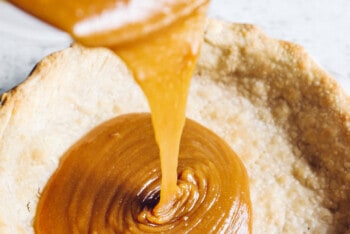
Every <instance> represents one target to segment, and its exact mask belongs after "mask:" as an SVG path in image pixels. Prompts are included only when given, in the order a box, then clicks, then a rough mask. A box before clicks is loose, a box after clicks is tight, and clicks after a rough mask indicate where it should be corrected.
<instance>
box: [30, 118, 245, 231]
mask: <svg viewBox="0 0 350 234" xmlns="http://www.w3.org/2000/svg"><path fill="white" fill-rule="evenodd" d="M159 165H160V159H159V150H158V147H157V144H156V142H155V140H154V133H153V127H152V123H151V116H150V115H149V114H128V115H123V116H119V117H116V118H114V119H112V120H109V121H107V122H105V123H103V124H102V125H100V126H98V127H96V128H95V129H94V130H92V131H91V132H90V133H88V134H87V135H86V136H85V137H84V138H82V139H81V140H80V141H78V142H77V143H76V144H75V145H73V146H72V147H71V148H70V149H69V150H68V151H67V152H66V154H65V155H64V156H63V157H62V161H61V163H60V166H59V168H58V169H57V170H56V172H55V173H54V174H53V176H52V177H51V179H50V180H49V182H48V183H47V185H46V187H45V190H44V191H43V193H42V197H41V199H40V201H39V205H38V209H37V214H36V219H35V225H34V226H35V231H36V232H37V233H53V232H54V233H94V232H95V231H96V233H97V232H98V233H125V232H132V233H139V232H173V233H180V231H181V233H186V232H190V231H196V232H200V233H208V232H220V231H225V232H227V231H230V232H234V233H241V232H243V233H247V232H249V230H250V227H251V208H250V199H249V190H248V183H247V174H246V171H245V168H244V166H243V164H242V163H241V161H240V160H239V158H238V157H237V156H236V155H235V153H234V152H233V151H232V150H231V148H230V147H229V146H228V145H227V144H226V143H225V142H224V141H222V140H221V139H220V138H219V137H218V136H216V135H215V134H214V133H212V132H211V131H210V130H208V129H206V128H205V127H203V126H201V125H199V124H198V123H195V122H194V121H191V120H188V119H187V120H186V125H185V128H184V131H183V135H182V138H181V147H180V155H179V166H178V187H179V190H178V193H177V196H176V198H175V199H174V201H173V203H172V207H171V209H167V212H166V213H165V214H162V213H161V211H156V210H155V208H154V207H155V205H156V204H157V202H158V201H159V188H160V180H161V172H160V166H159ZM159 212H160V213H159Z"/></svg>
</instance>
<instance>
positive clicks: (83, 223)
mask: <svg viewBox="0 0 350 234" xmlns="http://www.w3.org/2000/svg"><path fill="white" fill-rule="evenodd" d="M12 2H13V3H14V4H16V5H18V6H19V7H21V8H23V9H24V10H26V11H28V12H30V13H32V14H33V15H35V16H38V17H40V18H41V19H43V20H45V21H47V22H49V23H51V24H53V25H55V26H57V27H59V28H61V29H63V30H65V31H67V32H69V33H70V34H71V35H72V36H73V37H74V38H75V39H76V40H77V41H79V42H82V43H83V44H85V45H90V46H107V47H109V48H111V49H113V50H114V51H115V53H116V54H118V55H119V56H120V57H121V58H122V59H123V60H124V61H125V62H126V64H127V65H128V66H129V68H130V69H131V70H132V71H133V73H134V77H135V79H136V81H137V82H138V84H139V85H140V86H141V88H142V90H143V92H144V93H145V95H146V97H147V99H148V103H149V106H150V109H151V113H152V118H151V117H150V116H149V115H146V114H130V115H126V116H121V117H117V118H115V119H113V120H110V121H108V122H107V123H104V124H102V125H101V126H99V127H97V128H96V129H94V130H93V131H92V132H91V133H89V134H88V135H87V136H85V137H84V138H83V139H81V140H80V141H79V142H78V143H77V144H75V145H74V146H72V148H71V149H70V150H69V151H68V152H67V153H66V154H65V156H64V157H63V160H62V162H61V164H60V166H59V168H58V170H57V171H56V173H55V174H54V175H53V176H52V178H51V179H50V181H49V182H48V184H47V185H46V188H45V190H44V192H43V194H42V198H41V199H40V201H39V205H38V209H37V214H36V219H35V224H34V228H35V231H36V232H37V233H50V232H55V233H67V232H69V231H72V232H73V233H87V232H89V233H92V232H94V231H99V232H100V231H103V233H114V232H124V231H131V232H133V231H134V232H137V231H150V232H159V231H173V232H176V231H179V230H183V231H184V230H185V231H191V230H192V231H198V232H203V231H205V232H208V231H215V232H218V231H225V230H226V231H228V230H230V231H231V232H251V222H252V220H251V207H250V198H249V189H248V185H247V184H248V181H247V174H246V171H245V169H244V167H243V165H242V163H241V162H240V160H239V159H238V158H237V156H236V155H235V154H234V153H233V152H232V150H230V148H229V147H228V146H227V145H226V144H225V143H224V142H222V140H221V139H220V138H218V137H216V136H215V135H213V134H212V133H211V132H210V131H208V130H206V129H205V128H204V127H201V126H200V125H198V124H196V123H194V122H193V121H189V120H188V121H187V122H186V127H185V129H184V131H183V128H184V125H185V121H186V120H185V109H186V100H187V94H188V88H189V83H190V79H191V77H192V73H193V70H194V67H195V64H196V59H197V56H198V53H199V48H200V43H201V40H202V30H203V25H204V18H205V12H206V8H207V5H208V1H207V0H194V1H191V3H188V2H187V1H173V2H171V1H159V2H157V3H153V5H154V7H153V8H152V9H150V8H148V6H147V4H145V3H143V2H142V1H137V0H133V1H128V0H105V1H95V2H94V1H89V0H79V1H73V2H72V1H63V2H62V1H58V0H50V1H44V0H36V1H35V2H33V1H25V0H12ZM156 5H157V6H156ZM140 8H143V9H142V11H143V12H141V11H139V12H137V10H136V11H135V9H140ZM43 9H45V10H43ZM125 12H127V14H125ZM148 13H149V14H148ZM140 15H142V17H139V16H140ZM111 22H116V23H115V24H113V23H112V24H111ZM152 126H153V128H152ZM153 130H154V133H153ZM154 139H155V142H157V144H156V143H155V142H154ZM180 141H181V150H180ZM157 145H158V147H157ZM158 155H160V160H159V156H158ZM178 159H179V163H178ZM178 164H179V165H178ZM159 168H161V172H160V171H159ZM160 178H161V179H160ZM53 230H55V231H53Z"/></svg>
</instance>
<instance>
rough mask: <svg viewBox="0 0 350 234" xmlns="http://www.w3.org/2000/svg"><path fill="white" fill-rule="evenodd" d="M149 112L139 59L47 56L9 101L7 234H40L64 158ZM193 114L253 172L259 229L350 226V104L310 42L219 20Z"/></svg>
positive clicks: (96, 52) (1, 176)
mask: <svg viewBox="0 0 350 234" xmlns="http://www.w3.org/2000/svg"><path fill="white" fill-rule="evenodd" d="M144 111H149V108H148V106H147V103H146V99H145V97H144V95H143V94H142V92H141V90H140V88H139V87H138V86H137V84H136V83H135V81H134V80H133V77H132V73H131V72H130V71H129V70H128V69H127V66H126V65H125V64H124V63H123V62H122V61H121V60H120V59H119V58H118V57H117V56H115V55H114V54H113V53H112V52H111V51H109V50H107V49H102V48H95V49H89V48H85V47H83V46H80V45H74V46H72V47H71V48H68V49H65V50H63V51H60V52H57V53H54V54H52V55H50V56H48V57H47V58H45V59H44V60H43V61H41V62H40V63H39V64H38V65H37V66H36V68H35V69H34V70H33V72H32V73H31V75H30V76H29V77H28V78H27V79H26V81H25V82H23V83H22V84H20V85H18V86H17V87H16V88H15V89H13V90H11V91H10V92H8V93H5V94H4V95H3V96H2V98H1V104H0V205H1V209H0V233H32V232H33V226H32V224H33V220H34V218H35V211H36V206H37V203H38V199H40V193H41V191H42V190H43V188H44V187H45V184H46V182H47V181H48V179H49V177H50V175H51V174H52V173H53V172H54V171H55V169H56V168H57V167H58V165H59V161H60V157H61V155H62V154H63V153H64V152H65V151H66V150H67V149H68V148H69V147H70V146H71V145H72V144H74V143H75V142H76V141H77V140H78V139H79V138H81V137H82V136H84V135H85V134H86V133H87V132H88V131H89V130H91V129H92V128H93V127H95V126H96V125H98V124H100V123H102V122H103V121H105V120H108V119H110V118H113V117H115V116H117V115H120V114H124V113H130V112H144ZM187 117H189V118H192V119H194V120H196V121H198V122H200V123H202V124H203V125H205V126H207V127H208V128H210V129H212V130H213V131H214V132H216V133H217V134H218V135H219V136H221V137H222V138H223V139H224V140H225V141H226V142H228V143H229V145H230V146H231V147H232V148H233V149H234V150H235V151H236V153H237V154H238V155H239V156H240V158H241V159H242V160H243V162H244V164H245V166H246V168H247V171H248V174H249V179H250V192H251V200H252V205H253V220H254V221H253V232H254V233H344V232H347V231H348V232H349V229H350V131H349V127H350V106H349V98H348V96H347V95H346V94H345V93H344V91H343V90H342V89H341V87H340V86H339V85H338V84H337V83H336V82H335V81H334V80H333V79H332V78H331V77H330V76H329V75H328V74H327V73H326V72H324V71H323V70H322V69H321V68H320V67H319V66H318V65H317V64H316V63H315V62H314V61H313V60H312V58H310V56H308V55H307V53H306V52H305V51H304V50H303V49H302V48H301V47H299V46H297V45H294V44H291V43H289V42H284V41H279V40H276V39H272V38H270V37H268V36H266V35H265V34H264V33H263V32H261V31H260V30H259V29H257V28H256V27H255V26H252V25H244V24H230V23H225V22H222V21H215V20H208V22H207V25H206V29H205V34H204V44H203V45H202V51H201V55H200V58H199V61H198V66H197V68H196V71H195V74H194V77H193V80H192V83H191V88H190V94H189V100H188V106H187Z"/></svg>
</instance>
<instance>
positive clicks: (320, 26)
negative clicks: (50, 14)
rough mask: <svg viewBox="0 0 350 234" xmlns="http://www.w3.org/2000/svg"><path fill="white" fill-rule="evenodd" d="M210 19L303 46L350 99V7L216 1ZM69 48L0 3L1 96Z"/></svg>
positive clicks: (320, 1) (322, 1) (324, 0)
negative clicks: (47, 59)
mask: <svg viewBox="0 0 350 234" xmlns="http://www.w3.org/2000/svg"><path fill="white" fill-rule="evenodd" d="M209 16H211V17H215V18H219V19H224V20H226V21H229V22H242V23H252V24H255V25H257V26H259V27H260V28H262V29H263V30H264V31H265V32H266V33H267V34H268V35H270V36H272V37H275V38H279V39H283V40H288V41H292V42H295V43H297V44H299V45H302V46H303V47H304V48H305V49H306V50H307V51H308V52H309V54H310V55H311V56H312V57H313V58H314V59H315V60H316V61H317V62H318V63H319V64H320V65H321V66H322V67H323V68H324V69H325V70H326V71H328V72H329V73H330V74H332V75H333V77H334V78H336V79H337V80H338V81H339V82H340V83H341V85H342V86H343V87H344V88H345V89H346V90H347V91H348V92H349V93H350V1H348V0H332V1H329V0H308V1H305V0H212V2H211V6H210V10H209ZM70 42H71V40H70V38H69V36H68V35H67V34H65V33H62V32H59V31H57V30H55V29H53V28H52V27H50V26H48V25H45V24H43V23H42V22H40V21H39V20H36V19H34V18H32V17H30V16H28V15H26V14H25V13H23V12H21V11H20V10H18V9H17V8H15V7H13V6H11V5H10V4H8V3H6V2H4V1H1V0H0V93H2V92H4V91H6V90H8V89H10V88H11V87H13V86H14V85H16V84H17V83H18V82H20V81H22V80H23V79H25V77H26V76H27V74H28V73H29V72H30V71H31V69H32V67H33V66H34V65H35V64H36V63H37V62H38V61H39V60H40V59H42V58H43V57H44V56H46V55H47V54H49V53H52V52H54V51H57V50H60V49H63V48H65V47H68V46H69V44H70Z"/></svg>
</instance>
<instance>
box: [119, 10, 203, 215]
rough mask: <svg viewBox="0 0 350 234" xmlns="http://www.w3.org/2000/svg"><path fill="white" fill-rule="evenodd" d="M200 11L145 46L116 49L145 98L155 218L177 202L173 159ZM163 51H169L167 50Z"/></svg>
mask: <svg viewBox="0 0 350 234" xmlns="http://www.w3.org/2000/svg"><path fill="white" fill-rule="evenodd" d="M203 11H204V9H199V10H197V11H196V12H195V13H194V14H193V15H192V16H191V17H190V18H189V19H186V20H185V21H179V22H176V23H175V24H173V25H171V26H170V27H168V28H166V29H163V30H161V31H159V32H158V33H157V34H153V35H151V36H149V37H147V38H146V39H144V40H141V41H137V42H136V43H132V44H128V45H124V46H123V47H120V48H117V49H116V50H115V51H116V53H117V54H118V55H119V56H121V57H122V58H123V60H124V61H126V63H127V64H128V66H129V67H130V68H131V70H133V71H134V77H135V78H136V80H137V82H138V83H139V85H140V86H141V88H142V90H143V92H144V93H145V95H146V97H147V99H148V103H149V106H150V108H151V113H152V123H153V127H154V130H155V137H156V141H157V143H158V146H159V149H160V157H161V171H162V183H161V196H160V198H161V199H160V203H159V205H158V206H157V207H156V210H155V211H154V212H156V213H157V212H158V213H159V216H163V217H164V216H166V212H167V210H169V209H167V207H168V206H169V205H170V207H171V205H172V204H173V203H174V202H176V200H177V199H178V196H181V194H179V191H178V187H177V158H178V154H179V145H180V138H181V134H182V129H183V125H184V122H185V111H186V101H187V94H188V88H189V85H190V79H191V77H192V74H193V70H194V67H195V64H196V59H197V56H198V53H199V44H200V43H199V42H200V40H201V38H202V31H203V29H202V27H203V20H204V12H203ZM167 45H171V49H169V47H168V46H167Z"/></svg>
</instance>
